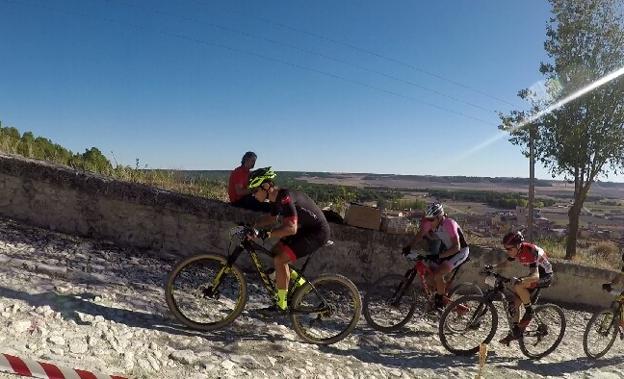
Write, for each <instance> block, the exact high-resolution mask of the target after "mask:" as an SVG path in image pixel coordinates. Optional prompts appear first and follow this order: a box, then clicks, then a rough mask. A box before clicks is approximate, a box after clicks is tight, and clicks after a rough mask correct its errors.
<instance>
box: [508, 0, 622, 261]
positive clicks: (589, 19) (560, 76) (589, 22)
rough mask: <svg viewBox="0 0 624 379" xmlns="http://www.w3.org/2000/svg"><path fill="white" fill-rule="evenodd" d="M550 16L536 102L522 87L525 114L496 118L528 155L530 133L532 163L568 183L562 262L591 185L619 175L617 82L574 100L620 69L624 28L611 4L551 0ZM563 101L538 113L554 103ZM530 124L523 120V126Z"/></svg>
mask: <svg viewBox="0 0 624 379" xmlns="http://www.w3.org/2000/svg"><path fill="white" fill-rule="evenodd" d="M550 3H551V6H552V17H551V18H550V20H549V23H548V26H547V29H546V42H545V43H544V48H545V50H546V53H547V55H548V57H549V61H548V62H542V63H541V65H540V72H541V73H542V74H543V75H544V77H545V79H546V85H545V88H544V93H543V94H542V96H540V94H539V93H538V91H536V90H535V89H524V90H521V91H520V92H519V94H518V95H519V96H520V97H521V98H522V99H524V100H526V101H527V102H528V103H529V105H530V108H529V109H528V110H524V111H512V112H510V113H509V114H506V115H504V114H501V118H502V121H503V125H502V126H501V128H502V129H504V130H507V131H509V132H510V134H511V136H510V141H511V142H512V143H513V144H516V145H521V146H523V153H524V154H525V155H526V154H527V151H528V142H529V136H530V134H531V133H533V136H534V143H535V151H536V158H537V159H538V160H539V161H540V162H541V163H542V164H544V166H545V167H547V168H548V169H549V170H550V172H551V173H552V174H553V176H557V175H563V176H564V177H565V178H566V179H569V180H571V181H573V182H574V185H575V191H574V204H573V205H572V207H571V208H570V210H569V213H568V216H569V224H570V225H569V234H570V238H568V242H567V246H566V258H568V259H571V258H573V257H574V255H575V254H576V236H577V232H578V226H579V216H580V211H581V209H582V207H583V203H584V202H585V200H586V198H587V193H588V191H589V189H590V187H591V184H592V183H593V182H594V181H596V179H597V178H599V177H600V176H607V175H608V174H609V173H620V172H623V171H624V76H619V77H616V78H615V79H613V80H611V81H609V82H607V83H605V84H603V85H601V86H599V87H597V88H595V89H593V90H592V91H590V92H588V93H585V94H582V95H580V96H576V97H575V95H576V94H578V93H579V92H578V91H581V90H582V89H584V88H587V87H588V86H590V85H591V84H592V83H595V82H596V81H597V80H599V79H601V78H603V77H605V76H607V75H609V74H611V73H613V72H616V71H617V70H619V69H621V68H623V67H624V22H623V17H622V5H621V3H620V2H619V1H617V0H550ZM566 98H570V101H568V102H566V103H565V104H563V105H561V106H559V107H556V108H555V109H553V110H552V111H550V112H547V113H546V114H543V115H542V114H541V113H542V112H543V111H544V110H546V109H548V107H550V106H552V105H553V104H556V102H557V101H560V100H561V99H566ZM527 120H529V121H530V122H527Z"/></svg>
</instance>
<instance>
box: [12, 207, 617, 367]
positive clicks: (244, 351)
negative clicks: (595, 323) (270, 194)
mask: <svg viewBox="0 0 624 379" xmlns="http://www.w3.org/2000/svg"><path fill="white" fill-rule="evenodd" d="M174 260H175V258H158V257H157V256H156V255H154V254H149V252H138V251H134V250H132V249H123V248H119V247H116V246H114V245H111V244H108V243H104V242H98V241H93V240H88V239H83V238H77V237H72V236H67V235H63V234H59V233H53V232H49V231H46V230H42V229H37V228H33V227H29V226H26V225H23V224H20V223H17V222H14V221H11V220H8V219H0V328H1V329H2V333H0V352H2V353H8V354H13V355H17V356H20V357H24V358H31V359H36V360H41V361H48V362H53V363H56V364H58V365H64V366H68V367H74V368H80V369H87V370H95V371H100V372H103V373H107V374H119V375H125V376H128V377H133V378H176V379H186V378H197V379H199V378H239V377H249V378H263V377H265V378H279V377H284V378H387V377H388V378H389V377H396V378H415V377H417V378H428V377H430V378H439V377H453V378H454V377H457V378H474V377H475V375H476V372H477V370H476V364H477V357H476V356H475V357H456V356H453V355H450V354H449V353H448V352H447V351H446V350H445V349H444V348H443V347H442V346H441V344H440V342H439V340H438V337H437V325H436V324H435V323H434V322H432V321H428V320H414V321H412V322H411V323H410V324H408V327H407V328H405V329H404V330H403V331H401V332H397V333H393V334H382V333H379V332H375V331H373V330H371V329H370V328H369V327H367V325H366V324H365V321H364V320H363V318H362V321H361V322H360V325H359V326H358V328H357V329H356V331H355V332H354V333H353V335H352V336H350V337H348V338H347V339H346V340H344V341H342V342H339V343H337V344H335V345H331V346H316V345H310V344H306V343H303V342H302V341H301V340H300V339H299V338H298V336H297V335H296V334H295V333H294V332H293V331H292V329H291V328H290V325H289V321H288V320H287V319H283V320H276V321H275V322H267V321H266V320H265V319H262V318H260V317H257V316H256V314H255V313H254V312H253V309H254V308H258V307H260V306H262V305H264V304H265V303H263V302H262V301H261V300H259V298H258V295H259V293H256V292H254V291H252V293H251V294H250V302H249V304H248V306H247V310H246V311H245V312H244V313H243V314H242V316H241V317H240V318H239V319H238V320H237V321H236V322H235V323H234V324H233V325H231V326H230V327H228V328H226V329H225V330H222V331H218V332H212V333H197V332H193V331H191V330H188V329H185V328H183V327H181V326H180V325H179V324H178V323H177V322H176V321H175V320H174V319H172V318H171V316H170V314H169V311H168V309H167V306H166V303H165V301H164V290H163V283H164V280H165V277H166V275H167V272H168V271H169V269H170V268H171V264H172V263H174ZM565 312H566V317H567V322H568V329H567V332H566V335H565V338H564V340H563V342H562V344H561V345H560V346H559V348H558V349H557V350H556V351H555V352H554V353H552V354H551V355H549V356H548V357H546V358H543V359H542V360H540V361H536V362H534V361H529V360H527V359H526V358H524V356H523V355H522V354H521V352H520V351H519V349H518V348H517V345H512V346H511V347H509V348H504V347H500V346H498V345H497V343H495V342H494V343H492V345H491V346H490V352H489V355H488V360H487V363H486V366H485V368H484V372H483V376H484V377H486V378H520V377H526V378H536V377H569V378H590V377H600V378H619V377H624V357H623V354H622V353H623V349H622V347H624V341H620V340H619V338H618V340H617V341H616V344H615V346H614V348H613V349H612V351H611V352H610V353H609V354H608V355H607V356H606V357H605V358H603V359H600V360H597V361H591V360H588V359H586V358H585V357H584V353H583V348H582V345H581V340H582V335H583V330H584V327H585V324H586V323H587V320H588V318H589V314H588V313H584V312H578V311H572V310H567V309H566V310H565ZM505 329H506V323H505V322H502V325H501V327H500V328H499V332H498V335H497V336H496V337H495V339H496V340H497V339H499V338H501V337H502V336H503V333H505ZM0 377H7V378H8V377H15V376H12V375H8V374H0Z"/></svg>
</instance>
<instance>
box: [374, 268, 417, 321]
mask: <svg viewBox="0 0 624 379" xmlns="http://www.w3.org/2000/svg"><path fill="white" fill-rule="evenodd" d="M408 280H409V279H408V278H406V277H405V276H402V275H398V274H390V275H386V276H384V277H382V278H381V279H379V280H378V281H376V282H375V283H374V284H373V285H372V286H371V287H370V288H369V289H368V290H367V291H366V295H365V296H364V309H363V313H364V318H365V319H366V322H367V323H368V325H370V326H371V327H372V328H373V329H375V330H379V331H381V332H391V331H394V330H398V329H400V328H402V327H403V326H404V325H405V324H407V323H408V322H409V321H410V320H411V319H412V317H413V315H414V312H416V310H417V309H418V310H419V311H420V310H424V309H426V305H427V299H425V297H424V296H422V292H421V291H417V290H416V288H415V287H420V286H418V283H416V279H415V280H414V281H413V282H412V284H411V285H410V286H409V287H407V281H408Z"/></svg>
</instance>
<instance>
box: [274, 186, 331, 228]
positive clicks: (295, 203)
mask: <svg viewBox="0 0 624 379" xmlns="http://www.w3.org/2000/svg"><path fill="white" fill-rule="evenodd" d="M271 205H272V207H271V215H273V216H281V217H282V218H283V220H284V221H288V220H292V221H293V222H294V223H295V224H297V228H300V229H320V228H324V229H325V228H326V229H329V224H328V223H327V220H326V219H325V215H324V214H323V211H321V209H320V208H319V207H318V205H316V204H315V203H314V201H312V199H310V198H309V197H308V196H307V195H306V194H304V193H302V192H297V191H289V190H287V189H280V190H279V192H278V193H277V197H276V199H275V202H274V203H271Z"/></svg>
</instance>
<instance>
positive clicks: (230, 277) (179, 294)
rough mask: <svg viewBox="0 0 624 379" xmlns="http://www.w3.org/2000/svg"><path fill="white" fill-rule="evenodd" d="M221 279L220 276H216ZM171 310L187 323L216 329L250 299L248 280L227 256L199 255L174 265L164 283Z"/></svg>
mask: <svg viewBox="0 0 624 379" xmlns="http://www.w3.org/2000/svg"><path fill="white" fill-rule="evenodd" d="M217 278H218V279H217ZM165 298H166V300H167V305H168V306H169V310H171V313H173V315H174V316H175V317H176V319H178V320H179V321H180V322H182V323H183V324H185V325H186V326H188V327H190V328H193V329H198V330H204V331H206V330H214V329H218V328H222V327H224V326H226V325H228V324H230V323H232V322H233V321H234V320H235V319H236V317H238V315H240V313H241V312H242V311H243V308H244V307H245V303H246V302H247V283H246V281H245V277H244V276H243V273H242V271H241V270H240V269H239V268H238V267H237V266H234V265H232V266H230V267H227V260H226V258H225V257H222V256H220V255H213V254H200V255H194V256H191V257H188V258H186V259H184V260H182V261H180V262H179V263H178V264H176V265H175V267H174V268H173V270H172V271H171V273H170V274H169V276H168V277H167V282H166V286H165Z"/></svg>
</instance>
